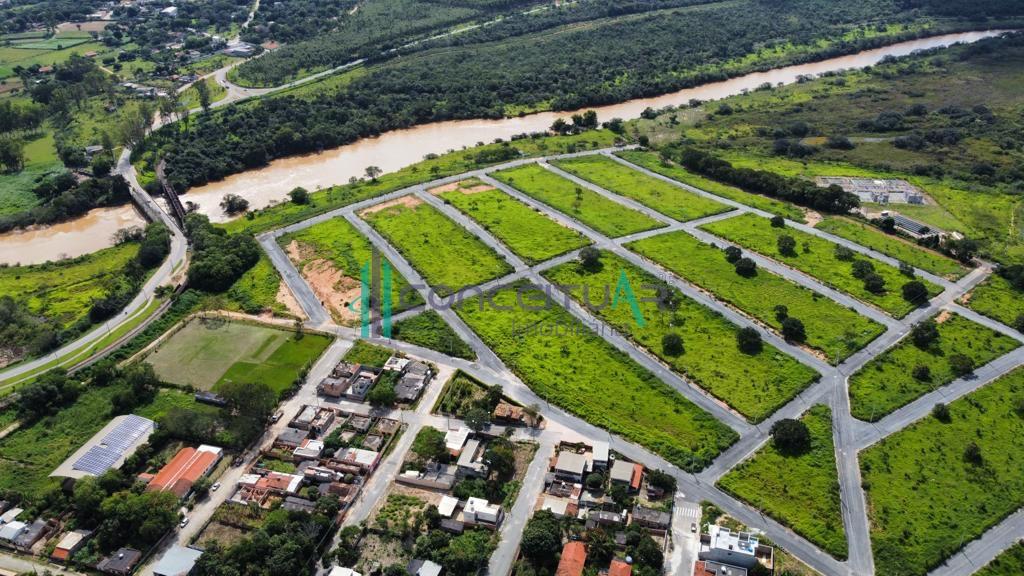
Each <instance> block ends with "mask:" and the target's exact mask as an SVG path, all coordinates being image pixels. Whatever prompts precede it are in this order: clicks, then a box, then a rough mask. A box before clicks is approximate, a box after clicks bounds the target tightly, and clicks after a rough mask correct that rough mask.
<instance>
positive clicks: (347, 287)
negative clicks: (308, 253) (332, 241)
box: [302, 259, 362, 324]
mask: <svg viewBox="0 0 1024 576" xmlns="http://www.w3.org/2000/svg"><path fill="white" fill-rule="evenodd" d="M302 276H303V277H304V278H305V279H306V281H307V282H309V286H310V288H312V289H313V292H314V293H315V294H316V296H317V298H319V299H320V301H321V302H323V303H324V305H325V306H326V307H327V309H328V310H329V311H330V312H331V315H332V316H334V318H335V319H336V320H337V321H339V322H342V323H345V324H351V323H353V322H356V321H358V320H359V313H358V312H354V311H352V310H350V309H349V308H348V303H349V302H352V301H354V300H358V299H359V292H360V290H361V289H362V286H361V285H360V283H359V281H358V280H356V279H355V278H350V277H348V276H345V275H344V274H342V272H341V270H338V268H336V267H335V266H334V264H333V263H331V262H329V261H327V260H323V259H317V260H312V261H310V262H309V263H307V264H306V265H305V266H304V267H303V268H302Z"/></svg>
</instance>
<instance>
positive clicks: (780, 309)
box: [773, 304, 789, 322]
mask: <svg viewBox="0 0 1024 576" xmlns="http://www.w3.org/2000/svg"><path fill="white" fill-rule="evenodd" d="M773 310H774V311H775V319H776V320H778V321H779V322H782V321H784V320H785V319H786V318H789V308H786V306H785V305H784V304H776V305H775V308H774V309H773Z"/></svg>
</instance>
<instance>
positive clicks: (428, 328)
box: [391, 310, 476, 360]
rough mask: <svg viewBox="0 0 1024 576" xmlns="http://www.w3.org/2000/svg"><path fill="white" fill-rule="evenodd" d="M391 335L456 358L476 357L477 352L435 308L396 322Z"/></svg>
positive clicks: (470, 358) (468, 358)
mask: <svg viewBox="0 0 1024 576" xmlns="http://www.w3.org/2000/svg"><path fill="white" fill-rule="evenodd" d="M391 337H392V338H394V339H396V340H401V341H403V342H408V343H410V344H416V345H417V346H423V347H424V348H430V349H431V350H437V351H438V352H441V353H442V354H447V355H449V356H454V357H456V358H464V359H466V360H475V359H476V353H475V352H473V349H472V348H470V347H469V344H466V343H465V342H463V340H462V339H461V338H459V335H458V334H456V333H455V331H454V330H452V328H451V326H449V325H448V324H447V323H446V322H445V321H444V318H441V315H440V314H438V313H437V312H434V311H433V310H427V311H425V312H421V313H419V314H417V315H415V316H413V317H412V318H406V319H405V320H399V321H398V322H395V323H394V325H392V326H391Z"/></svg>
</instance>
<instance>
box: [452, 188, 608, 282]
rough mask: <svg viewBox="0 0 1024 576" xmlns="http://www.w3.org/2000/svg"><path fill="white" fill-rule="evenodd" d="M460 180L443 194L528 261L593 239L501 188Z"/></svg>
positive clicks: (552, 254) (566, 249) (541, 259)
mask: <svg viewBox="0 0 1024 576" xmlns="http://www.w3.org/2000/svg"><path fill="white" fill-rule="evenodd" d="M460 184H462V186H460V187H459V188H457V189H455V190H449V191H447V192H443V193H441V194H440V197H441V198H442V199H444V201H445V202H447V203H449V204H452V205H453V206H455V207H456V208H458V209H459V211H461V212H462V213H463V214H465V215H467V216H469V217H470V218H472V219H474V220H476V221H477V222H478V223H480V225H481V226H483V228H484V229H485V230H487V231H488V232H490V233H491V234H494V236H495V237H496V238H497V239H498V240H501V241H502V242H504V243H505V245H506V246H508V247H509V249H511V250H512V251H513V252H515V253H516V254H517V255H518V256H519V257H520V258H522V259H523V260H525V261H526V262H529V263H531V264H532V263H537V262H543V261H544V260H548V259H550V258H554V257H555V256H558V255H559V254H563V253H565V252H568V251H570V250H575V249H577V248H581V247H583V246H586V245H587V244H589V243H590V242H589V241H588V240H587V239H586V238H585V237H584V236H583V235H582V234H580V233H579V232H576V231H575V230H572V229H569V228H566V227H565V226H562V225H561V224H559V223H557V222H555V221H554V220H552V219H551V218H548V217H547V216H545V215H543V214H541V213H539V212H537V211H536V210H534V209H533V208H530V207H529V206H527V205H526V204H523V203H522V202H520V201H518V200H516V199H515V198H512V197H511V196H509V195H508V194H505V193H504V192H502V191H500V190H496V189H494V188H491V187H490V186H487V185H486V184H482V183H481V182H479V181H476V182H473V181H464V182H461V183H460Z"/></svg>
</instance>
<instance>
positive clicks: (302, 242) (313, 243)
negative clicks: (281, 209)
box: [278, 218, 423, 323]
mask: <svg viewBox="0 0 1024 576" xmlns="http://www.w3.org/2000/svg"><path fill="white" fill-rule="evenodd" d="M292 241H295V242H298V245H297V248H298V254H299V256H300V258H299V259H296V258H294V257H293V258H292V262H293V263H294V264H295V266H296V267H297V268H298V269H299V270H300V271H301V272H303V275H304V276H306V277H307V279H308V278H309V275H308V273H309V271H310V269H308V267H309V266H311V265H313V266H317V265H322V263H323V261H327V262H329V263H330V265H331V266H333V267H334V268H335V269H336V270H337V271H338V272H339V273H340V274H341V275H342V278H341V280H339V282H338V284H339V285H340V284H342V283H343V282H344V283H348V284H350V285H351V286H358V284H359V282H360V278H361V274H362V267H363V266H365V265H366V264H368V263H369V262H370V260H371V259H372V257H373V244H371V243H370V241H369V240H367V239H366V237H365V236H363V235H362V234H361V233H360V232H359V230H356V228H355V226H352V224H350V223H349V222H348V220H345V219H344V218H332V219H331V220H328V221H326V222H321V223H319V224H315V225H313V226H310V227H309V228H305V229H303V230H299V231H298V232H293V233H291V234H285V235H284V236H282V237H281V238H279V239H278V243H279V244H281V246H283V247H285V249H286V250H287V249H288V246H289V244H291V242H292ZM289 255H290V256H291V251H290V250H289ZM389 264H390V263H389ZM391 279H392V281H391V306H392V310H394V311H399V310H404V309H406V308H409V307H410V306H416V305H418V304H422V303H423V299H422V298H421V297H420V295H419V294H418V293H417V292H415V291H413V290H409V289H408V286H409V281H408V280H406V279H405V277H403V276H402V275H401V274H400V273H399V272H398V270H396V269H395V267H394V265H391ZM339 288H340V286H339ZM403 292H404V296H405V299H406V301H405V302H403V301H402V297H403ZM357 297H358V296H357ZM334 304H337V305H339V306H341V305H344V304H345V303H341V302H334ZM357 321H358V319H357ZM346 323H350V322H346Z"/></svg>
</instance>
